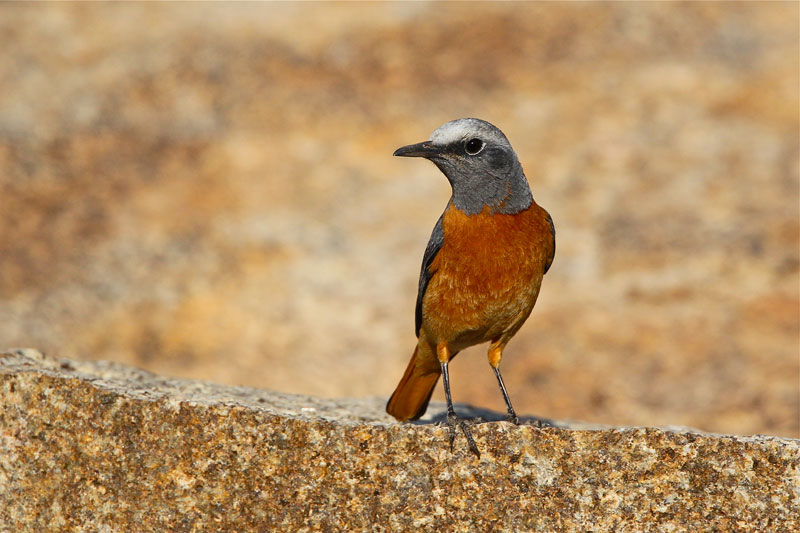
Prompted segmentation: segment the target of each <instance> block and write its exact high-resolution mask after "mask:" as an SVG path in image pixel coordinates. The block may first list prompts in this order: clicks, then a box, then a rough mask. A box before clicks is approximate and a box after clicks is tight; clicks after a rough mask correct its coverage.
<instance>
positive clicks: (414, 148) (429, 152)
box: [394, 141, 441, 159]
mask: <svg viewBox="0 0 800 533" xmlns="http://www.w3.org/2000/svg"><path fill="white" fill-rule="evenodd" d="M440 153H441V149H440V148H439V147H438V146H434V145H433V144H432V143H431V142H430V141H425V142H421V143H417V144H409V145H408V146H403V147H402V148H398V149H397V150H395V151H394V155H397V156H401V157H424V158H426V159H430V158H431V157H434V156H436V155H439V154H440Z"/></svg>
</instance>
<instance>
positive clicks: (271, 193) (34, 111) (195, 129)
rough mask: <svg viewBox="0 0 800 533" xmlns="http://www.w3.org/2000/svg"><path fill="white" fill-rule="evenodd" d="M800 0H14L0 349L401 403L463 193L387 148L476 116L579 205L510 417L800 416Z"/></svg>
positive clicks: (738, 422) (9, 25)
mask: <svg viewBox="0 0 800 533" xmlns="http://www.w3.org/2000/svg"><path fill="white" fill-rule="evenodd" d="M799 10H800V7H799V6H798V4H797V3H764V4H757V3H672V2H666V3H651V4H646V5H642V4H638V3H602V4H601V3H568V4H559V3H542V4H505V3H503V4H472V3H469V4H450V3H448V4H428V3H411V4H406V3H402V4H401V3H388V4H357V5H356V4H329V3H325V4H306V3H302V4H283V3H281V4H227V3H226V4H205V3H204V4H195V3H190V4H189V3H187V4H184V3H178V4H150V3H124V4H48V5H27V4H17V3H12V4H4V5H2V6H0V43H1V44H2V49H3V50H4V52H3V57H2V59H0V345H2V346H3V347H20V346H25V347H35V348H38V349H41V350H45V351H47V352H49V353H51V354H53V355H60V356H66V357H72V358H78V359H112V360H117V361H122V362H125V363H129V364H133V365H137V366H140V367H144V368H146V369H148V370H151V371H153V372H158V373H163V374H168V375H173V376H183V377H191V378H202V379H209V380H213V381H217V382H222V383H227V384H233V385H248V386H254V387H261V388H268V389H276V390H280V391H285V392H296V393H308V394H314V395H319V396H329V397H336V396H382V397H387V398H388V396H389V394H390V393H391V392H392V390H393V389H394V386H395V385H396V383H397V381H398V380H399V378H400V376H401V374H402V372H403V370H404V368H405V365H406V363H407V361H408V359H409V357H410V356H411V353H412V350H413V348H414V344H415V337H414V303H415V298H416V285H417V276H418V274H419V265H420V261H421V258H422V253H423V250H424V248H425V244H426V243H427V240H428V237H429V235H430V231H431V229H432V227H433V225H434V223H435V222H436V220H437V218H438V217H439V214H440V213H441V211H442V209H443V208H444V205H445V203H446V202H447V199H448V198H449V194H450V190H449V186H448V184H447V181H446V180H445V179H444V177H443V176H442V175H441V174H440V173H439V172H438V170H437V169H436V168H435V167H434V166H433V165H432V164H430V163H428V162H426V161H422V160H408V159H399V158H393V157H392V155H391V154H392V151H393V150H394V149H395V148H397V147H399V146H401V145H404V144H409V143H412V142H418V141H422V140H425V139H427V138H428V136H429V135H430V133H431V132H432V131H433V130H434V129H435V128H436V127H438V126H439V125H441V124H442V123H444V122H446V121H448V120H451V119H454V118H458V117H464V116H474V117H480V118H483V119H486V120H489V121H490V122H493V123H494V124H496V125H497V126H498V127H500V128H501V129H502V130H503V131H504V132H505V133H506V135H507V136H508V138H509V139H510V140H511V143H512V145H513V146H514V147H515V149H516V151H517V153H518V154H519V156H520V159H521V161H522V163H523V166H524V168H525V170H526V174H527V176H528V178H529V180H530V182H531V186H532V189H533V193H534V196H535V198H536V200H537V202H538V203H539V204H541V205H542V206H544V207H545V208H546V209H548V210H549V212H550V213H551V214H552V216H553V219H554V220H555V224H556V228H557V230H558V248H557V253H556V258H555V262H554V264H553V267H552V269H551V270H550V273H548V275H547V276H546V277H545V281H544V285H543V289H542V293H541V296H540V298H539V303H538V304H537V307H536V308H535V310H534V312H533V314H532V316H531V318H530V319H529V320H528V322H527V324H526V325H525V327H523V329H522V330H521V332H520V333H519V334H518V335H517V337H516V338H515V340H513V341H512V342H511V344H510V345H509V348H508V349H507V351H506V357H505V358H504V360H503V369H504V374H503V375H504V376H505V378H506V383H507V385H508V387H509V390H510V391H511V396H512V399H513V400H514V402H515V406H516V407H517V410H518V412H520V413H521V414H522V413H525V414H535V415H539V416H545V417H552V418H558V419H579V420H585V421H590V422H596V423H606V424H636V425H670V424H672V425H689V426H695V427H698V428H700V429H704V430H710V431H716V432H724V433H756V432H758V433H770V434H778V435H785V436H797V435H798V431H800V428H799V427H798V425H799V424H800V422H798V420H799V418H800V408H799V407H798V404H799V402H800V399H799V395H800V353H799V351H798V350H799V348H798V342H799V341H798V337H799V333H800V299H799V297H798V296H799V293H798V289H799V288H800V285H799V283H800V275H799V273H798V266H799V265H800V260H799V256H800V253H799V252H800V231H799V229H800V192H799V188H800V178H798V144H799V142H800V141H799V139H798V100H799V96H798V86H799V85H800V81H799V79H798V58H799V57H800V56H799V53H798V40H799V39H800V37H799V33H800V32H799V31H798V16H799V15H800V13H799V12H798V11H799ZM452 372H453V377H452V380H453V394H454V399H455V400H456V401H457V402H470V403H473V404H476V405H480V406H483V407H488V408H493V409H496V410H499V411H501V412H502V411H503V410H504V407H503V402H502V398H501V396H500V393H499V391H498V390H497V386H496V382H495V378H494V375H493V374H492V372H491V371H490V368H489V366H488V364H487V360H486V354H485V348H484V347H480V348H473V349H471V350H468V351H467V352H465V353H463V354H461V355H460V356H459V357H458V359H457V360H456V362H455V363H454V364H453V365H452ZM442 397H443V395H442V393H441V391H440V390H438V391H437V393H436V395H435V398H438V399H441V398H442Z"/></svg>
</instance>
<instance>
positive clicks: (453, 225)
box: [422, 203, 553, 351]
mask: <svg viewBox="0 0 800 533" xmlns="http://www.w3.org/2000/svg"><path fill="white" fill-rule="evenodd" d="M442 230H443V233H444V243H443V245H442V248H441V250H440V251H439V253H438V254H437V256H436V258H435V259H434V261H433V263H432V264H431V267H430V270H431V272H432V274H433V275H432V277H431V280H430V282H429V284H428V287H427V290H426V291H425V296H424V297H423V301H422V323H423V327H424V329H425V332H426V335H427V337H428V339H429V340H430V341H431V342H432V343H434V344H437V343H439V342H447V343H448V344H449V345H450V347H451V350H453V351H457V350H460V349H463V348H465V347H467V346H471V345H473V344H478V343H482V342H487V341H490V340H497V339H499V338H501V337H506V340H507V339H508V338H510V337H511V336H512V335H514V333H516V331H517V330H518V329H519V327H520V326H522V323H523V322H524V321H525V319H526V318H527V317H528V315H529V314H530V312H531V310H532V309H533V305H534V304H535V303H536V297H537V296H538V295H539V287H540V285H541V282H542V276H543V275H544V268H545V264H546V262H547V258H548V257H549V256H550V253H551V251H552V246H553V238H552V230H551V228H550V224H549V223H548V222H547V214H546V212H545V211H544V210H543V209H542V208H541V207H539V206H538V205H536V203H533V204H532V205H531V207H529V208H528V209H527V210H525V211H523V212H520V213H517V214H515V215H505V214H494V215H492V214H490V213H489V211H488V209H484V211H483V212H481V213H479V214H477V215H471V216H470V215H467V214H465V213H464V212H462V211H460V210H459V209H457V208H456V207H454V206H453V205H452V204H451V205H450V206H448V209H447V210H446V211H445V214H444V216H443V218H442Z"/></svg>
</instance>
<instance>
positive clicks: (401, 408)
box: [386, 118, 556, 457]
mask: <svg viewBox="0 0 800 533" xmlns="http://www.w3.org/2000/svg"><path fill="white" fill-rule="evenodd" d="M394 155H395V156H401V157H421V158H425V159H428V160H430V161H431V162H433V163H434V164H435V165H436V166H437V167H438V168H439V170H440V171H441V172H442V173H443V174H444V175H445V177H446V178H447V180H448V181H449V182H450V187H451V189H452V194H451V197H450V199H449V201H448V202H447V206H446V207H445V209H444V212H443V213H442V215H441V216H440V217H439V220H438V221H437V222H436V224H435V226H434V228H433V232H432V233H431V237H430V240H429V241H428V245H427V246H426V248H425V252H424V254H423V258H422V266H421V269H420V275H419V285H418V290H417V301H416V309H415V333H416V336H417V346H416V348H415V349H414V353H413V355H412V357H411V360H410V361H409V363H408V366H407V367H406V370H405V373H404V374H403V377H402V378H401V380H400V383H399V384H398V385H397V388H396V389H395V391H394V393H393V394H392V395H391V397H390V398H389V401H388V402H387V404H386V411H387V412H388V413H389V414H390V415H392V416H393V417H394V418H396V419H397V420H399V421H401V422H406V421H412V420H416V419H418V418H420V417H421V416H422V415H424V414H425V411H426V410H427V407H428V403H429V402H430V399H431V395H432V394H433V391H434V389H435V387H436V384H437V383H438V381H439V377H440V376H443V378H444V379H443V381H444V393H445V399H446V400H447V419H446V424H447V425H448V426H449V429H450V433H449V440H450V448H451V450H452V449H453V442H454V440H455V437H456V435H457V433H458V429H460V430H461V431H462V433H463V434H464V436H465V437H466V439H467V444H468V447H469V449H470V450H471V451H472V453H474V454H475V455H476V456H478V457H480V450H479V449H478V447H477V445H476V444H475V441H474V439H473V438H472V435H471V433H470V431H469V428H468V421H467V420H466V419H462V418H460V417H458V415H457V414H456V412H455V409H454V408H453V401H452V398H451V395H450V374H449V370H448V365H449V363H450V361H451V360H452V359H453V358H454V357H455V356H456V355H457V354H458V353H459V352H460V351H461V350H463V349H465V348H468V347H470V346H474V345H478V344H483V343H489V348H488V354H487V355H488V359H489V365H490V366H491V368H492V370H494V374H495V377H496V378H497V383H498V385H499V387H500V391H501V393H502V395H503V399H504V401H505V404H506V409H507V419H508V420H509V421H510V422H512V423H514V424H519V418H518V417H517V414H516V412H515V411H514V408H513V406H512V404H511V399H510V398H509V395H508V391H507V389H506V386H505V384H504V382H503V377H502V375H501V373H500V361H501V360H502V358H503V350H504V349H505V347H506V344H507V343H508V341H509V340H511V338H512V337H513V336H514V335H515V334H516V333H517V331H519V329H520V327H522V324H523V323H524V322H525V320H526V319H527V318H528V316H529V315H530V314H531V311H532V310H533V307H534V304H535V303H536V299H537V297H538V296H539V289H540V287H541V284H542V278H543V277H544V275H545V274H546V273H547V271H548V270H549V269H550V266H551V265H552V263H553V258H554V257H555V249H556V240H555V226H554V224H553V219H552V217H551V216H550V214H549V213H548V212H547V211H545V210H544V209H543V208H542V207H540V206H539V205H538V204H537V203H536V202H535V201H534V199H533V195H532V193H531V189H530V186H529V184H528V180H527V178H526V177H525V173H524V172H523V169H522V165H521V164H520V162H519V159H518V157H517V154H516V152H515V151H514V149H513V148H512V147H511V144H510V142H509V141H508V139H507V138H506V136H505V134H504V133H503V132H502V131H500V129H498V128H497V127H496V126H494V125H492V124H490V123H489V122H486V121H484V120H481V119H477V118H460V119H457V120H452V121H450V122H447V123H445V124H444V125H442V126H440V127H439V128H437V129H436V130H435V131H434V132H433V133H432V134H431V136H430V138H429V139H428V140H427V141H423V142H420V143H416V144H411V145H408V146H403V147H401V148H398V149H397V150H396V151H395V152H394Z"/></svg>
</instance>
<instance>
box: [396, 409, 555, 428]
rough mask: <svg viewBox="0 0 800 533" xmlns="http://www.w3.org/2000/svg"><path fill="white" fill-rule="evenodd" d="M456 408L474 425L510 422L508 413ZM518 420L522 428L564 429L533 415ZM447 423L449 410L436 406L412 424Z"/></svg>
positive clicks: (546, 419)
mask: <svg viewBox="0 0 800 533" xmlns="http://www.w3.org/2000/svg"><path fill="white" fill-rule="evenodd" d="M454 408H455V411H456V414H457V415H458V416H459V417H460V418H464V419H466V420H469V421H471V422H474V423H483V422H508V415H507V414H506V413H500V412H498V411H492V410H491V409H483V408H481V407H475V406H472V405H468V404H455V405H454ZM518 418H519V423H520V425H521V426H533V427H539V428H544V427H564V426H563V425H562V424H559V423H558V422H556V421H554V420H551V419H549V418H542V417H538V416H532V415H525V416H518ZM446 422H447V409H446V408H439V406H435V407H433V408H432V409H430V410H429V412H428V414H427V415H426V416H425V418H422V419H420V420H414V421H413V422H411V423H412V424H416V425H430V424H436V425H441V424H445V423H446Z"/></svg>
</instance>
